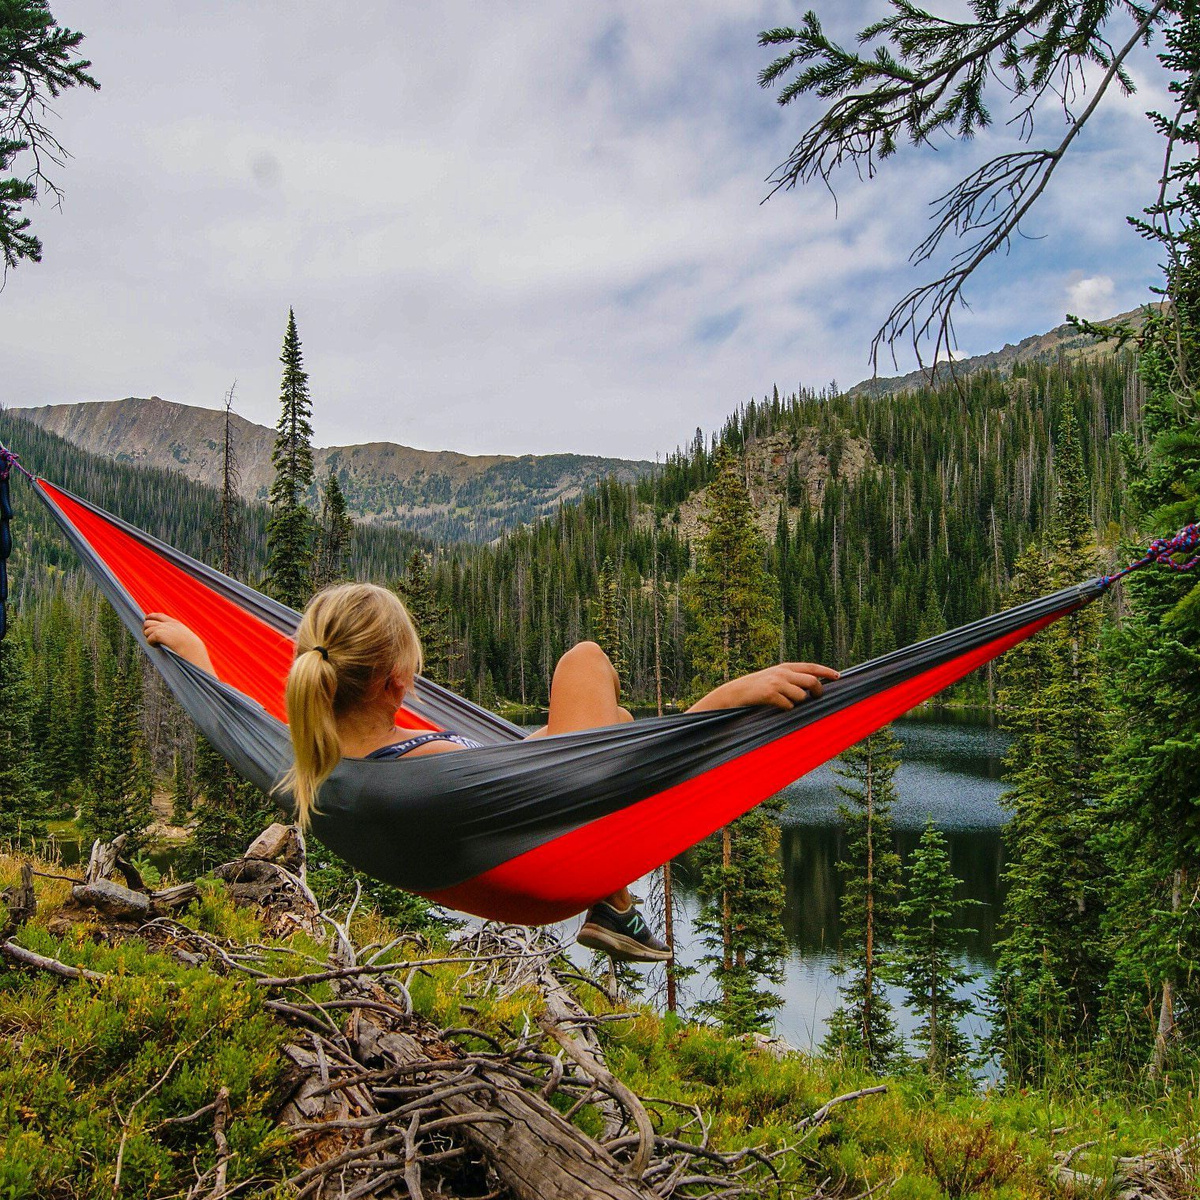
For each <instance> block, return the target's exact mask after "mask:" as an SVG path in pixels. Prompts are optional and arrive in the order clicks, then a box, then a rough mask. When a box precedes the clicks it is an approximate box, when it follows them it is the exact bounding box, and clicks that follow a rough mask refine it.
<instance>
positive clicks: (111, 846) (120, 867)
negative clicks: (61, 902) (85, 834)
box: [83, 833, 146, 892]
mask: <svg viewBox="0 0 1200 1200" xmlns="http://www.w3.org/2000/svg"><path fill="white" fill-rule="evenodd" d="M128 841H129V835H128V834H125V833H122V834H118V835H117V836H116V837H115V838H113V840H112V841H111V842H102V841H101V840H100V839H99V838H97V839H96V840H95V841H94V842H93V843H92V852H91V854H90V855H89V857H88V865H87V871H86V872H85V874H84V877H83V881H84V883H85V884H88V883H95V882H96V881H97V880H100V879H108V878H109V876H111V875H112V873H113V872H114V871H120V872H121V874H122V875H124V876H125V882H126V883H127V884H128V885H129V886H130V887H131V888H132V889H133V890H134V891H136V892H144V891H146V885H145V884H144V883H143V882H142V877H141V875H140V874H138V870H137V868H136V867H135V866H134V865H133V863H131V862H130V861H129V859H127V858H126V857H125V846H126V843H127V842H128Z"/></svg>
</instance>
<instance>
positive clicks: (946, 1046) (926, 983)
mask: <svg viewBox="0 0 1200 1200" xmlns="http://www.w3.org/2000/svg"><path fill="white" fill-rule="evenodd" d="M961 883H962V880H961V879H958V878H957V877H956V876H955V875H954V873H953V872H952V871H951V869H950V854H949V851H948V850H947V848H946V839H945V838H944V837H943V836H942V834H941V833H940V832H939V831H938V829H937V828H936V827H935V825H934V824H933V820H932V818H931V819H930V820H929V822H928V823H927V824H926V826H925V831H924V833H922V834H921V841H920V843H919V844H918V846H917V848H916V850H914V851H913V856H912V861H911V862H910V864H909V868H908V886H907V888H906V890H905V896H904V899H903V900H902V901H901V904H900V915H901V917H902V918H903V924H902V925H901V926H900V930H899V937H898V945H899V948H900V967H901V974H902V979H903V982H904V986H905V989H906V994H905V1000H906V1001H907V1003H908V1006H909V1007H910V1008H911V1009H912V1011H913V1012H914V1013H916V1014H917V1016H918V1017H919V1018H920V1024H919V1025H918V1027H917V1033H916V1041H917V1044H918V1045H919V1046H920V1047H921V1048H922V1049H923V1051H924V1063H925V1068H926V1070H927V1071H928V1072H929V1074H930V1075H935V1076H938V1077H941V1078H943V1079H944V1078H947V1077H949V1076H952V1075H958V1074H960V1073H961V1072H963V1071H964V1070H965V1068H966V1066H967V1055H968V1052H969V1050H970V1043H969V1041H968V1039H967V1037H966V1035H965V1034H964V1033H963V1032H962V1030H961V1028H960V1022H961V1021H962V1019H963V1017H965V1016H966V1015H967V1014H968V1013H969V1012H971V1010H972V1003H971V1000H970V999H969V998H967V997H964V996H962V995H960V994H959V993H960V992H961V989H963V988H964V987H966V986H967V985H968V984H970V983H971V982H972V981H973V980H974V979H975V976H974V975H973V974H971V972H970V971H967V970H964V969H963V968H962V967H960V966H958V965H957V963H956V962H955V956H954V949H955V941H956V936H957V935H960V934H963V933H972V932H974V931H973V930H965V929H957V930H956V929H955V927H954V921H955V918H956V917H957V916H958V914H959V913H960V912H961V911H962V910H963V909H964V908H965V907H966V906H967V905H968V904H970V903H971V902H970V901H969V900H961V899H957V898H956V897H955V894H954V893H955V889H956V888H958V887H959V886H960V885H961Z"/></svg>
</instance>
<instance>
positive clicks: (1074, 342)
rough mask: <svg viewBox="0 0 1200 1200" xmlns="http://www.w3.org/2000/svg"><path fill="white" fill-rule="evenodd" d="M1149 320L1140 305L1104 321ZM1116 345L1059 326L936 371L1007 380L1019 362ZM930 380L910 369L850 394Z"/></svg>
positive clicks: (1106, 350)
mask: <svg viewBox="0 0 1200 1200" xmlns="http://www.w3.org/2000/svg"><path fill="white" fill-rule="evenodd" d="M1145 319H1146V310H1145V309H1143V308H1138V309H1134V310H1133V311H1132V312H1127V313H1121V315H1120V316H1116V317H1109V318H1108V320H1107V321H1105V322H1103V324H1106V325H1130V326H1132V327H1133V328H1134V329H1138V328H1140V327H1141V326H1142V324H1143V323H1144V321H1145ZM1116 345H1117V342H1116V339H1111V340H1108V341H1103V342H1098V341H1096V340H1095V339H1094V338H1092V337H1089V336H1087V335H1086V334H1082V333H1080V332H1079V331H1078V330H1077V329H1076V328H1075V327H1074V326H1073V325H1066V324H1064V325H1058V326H1056V327H1055V328H1054V329H1051V330H1050V331H1049V333H1035V334H1033V335H1032V336H1031V337H1027V338H1022V339H1021V341H1019V342H1016V343H1012V342H1009V343H1008V344H1007V345H1005V346H1004V347H1003V348H1002V349H1000V350H992V351H990V352H989V353H987V354H976V355H974V356H972V357H971V358H962V359H959V360H958V361H957V362H955V364H954V367H953V371H952V370H951V368H950V367H948V366H944V365H943V366H939V367H938V368H937V371H936V372H935V375H936V379H935V382H936V383H944V382H945V381H946V380H948V379H949V378H950V377H951V375H952V374H953V375H957V376H958V377H960V378H962V377H963V376H966V375H973V374H974V373H975V372H976V371H994V372H995V373H996V374H997V375H999V376H1000V378H1002V379H1006V378H1007V377H1008V376H1009V375H1011V374H1012V369H1013V367H1014V366H1015V365H1016V364H1017V363H1054V362H1057V361H1058V360H1059V359H1080V358H1082V359H1089V360H1095V359H1098V358H1102V357H1104V356H1105V355H1109V354H1111V353H1112V352H1113V350H1114V349H1115V348H1116ZM929 383H930V372H929V371H910V372H909V373H908V374H907V375H893V376H891V377H889V378H876V379H864V380H863V381H862V382H861V383H856V384H855V385H854V387H852V388H851V389H850V393H849V394H850V395H852V396H860V395H861V396H886V395H891V394H892V393H895V392H909V391H912V390H914V389H915V388H920V387H925V386H927V385H928V384H929Z"/></svg>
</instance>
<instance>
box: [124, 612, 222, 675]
mask: <svg viewBox="0 0 1200 1200" xmlns="http://www.w3.org/2000/svg"><path fill="white" fill-rule="evenodd" d="M142 633H143V634H145V636H146V641H148V642H149V643H150V645H152V646H166V648H167V649H168V650H174V651H175V653H176V654H178V655H179V657H180V658H184V659H187V661H188V662H190V663H191V664H192V666H194V667H199V668H200V670H202V671H207V672H208V673H209V674H210V675H213V676H215V675H216V671H215V670H213V665H212V659H211V658H209V657H208V647H207V646H206V645H205V644H204V643H203V642H202V641H201V640H200V638H199V637H197V635H196V634H194V633H193V632H192V631H191V630H190V629H189V628H188V627H187V626H186V625H185V624H184V623H183V622H182V621H176V620H175V618H174V617H168V616H167V614H166V613H147V614H146V619H145V620H144V621H143V622H142Z"/></svg>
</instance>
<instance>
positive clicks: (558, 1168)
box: [354, 1017, 657, 1200]
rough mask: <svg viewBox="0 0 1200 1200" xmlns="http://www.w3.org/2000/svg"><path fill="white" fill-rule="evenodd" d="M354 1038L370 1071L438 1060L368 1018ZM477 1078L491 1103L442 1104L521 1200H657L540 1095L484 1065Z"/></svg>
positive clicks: (460, 1100)
mask: <svg viewBox="0 0 1200 1200" xmlns="http://www.w3.org/2000/svg"><path fill="white" fill-rule="evenodd" d="M354 1040H355V1043H356V1046H357V1047H358V1050H359V1053H360V1055H361V1057H362V1060H363V1062H364V1063H365V1064H367V1065H369V1066H371V1065H382V1064H383V1063H388V1064H395V1065H396V1066H401V1067H411V1066H414V1065H417V1064H419V1063H421V1061H422V1060H425V1061H427V1062H430V1061H436V1060H431V1055H430V1053H429V1051H428V1050H427V1049H426V1048H425V1047H424V1046H423V1045H422V1043H421V1042H420V1041H418V1040H417V1038H416V1037H414V1036H413V1035H412V1034H410V1033H407V1032H399V1031H393V1030H387V1029H384V1028H383V1027H382V1026H380V1025H377V1024H375V1023H374V1022H373V1021H372V1020H371V1019H370V1018H365V1017H364V1018H361V1019H360V1020H359V1022H358V1030H357V1034H356V1037H355V1039H354ZM445 1049H446V1052H447V1053H449V1052H450V1051H449V1048H448V1047H446V1048H445ZM479 1078H480V1079H481V1080H482V1081H484V1082H486V1083H487V1084H489V1085H490V1086H491V1089H492V1093H493V1094H492V1096H491V1099H490V1101H489V1102H488V1103H486V1104H483V1103H480V1102H479V1101H478V1100H476V1099H474V1098H472V1097H471V1096H469V1095H458V1096H449V1097H447V1098H445V1099H443V1100H441V1101H440V1107H442V1108H444V1109H446V1110H447V1111H448V1112H449V1113H450V1114H451V1115H453V1116H458V1117H461V1118H463V1123H462V1124H461V1126H460V1132H461V1133H462V1135H463V1137H464V1138H465V1139H466V1140H467V1141H468V1142H470V1144H471V1145H472V1146H473V1147H474V1148H475V1149H476V1150H477V1151H478V1152H479V1153H480V1154H482V1155H483V1156H484V1157H485V1158H486V1160H487V1162H488V1164H489V1165H490V1166H491V1168H492V1169H493V1170H494V1171H495V1172H496V1175H497V1176H498V1177H499V1179H500V1180H501V1182H502V1183H503V1184H504V1185H505V1186H506V1187H508V1188H509V1189H511V1190H512V1192H513V1193H514V1194H515V1195H516V1196H518V1197H520V1198H521V1200H652V1198H653V1200H657V1193H656V1192H654V1191H653V1190H652V1189H651V1188H648V1187H646V1186H645V1185H644V1184H642V1183H641V1182H639V1181H637V1180H633V1179H630V1178H628V1177H626V1176H625V1174H624V1171H623V1168H622V1166H621V1164H620V1163H619V1162H618V1161H617V1160H616V1159H614V1158H613V1157H612V1155H610V1154H609V1153H608V1152H607V1151H605V1150H604V1149H603V1148H601V1147H600V1146H598V1145H597V1144H596V1143H595V1142H593V1141H592V1140H591V1139H590V1138H588V1137H587V1136H586V1135H585V1134H583V1133H582V1132H581V1131H580V1130H578V1129H576V1128H575V1126H574V1125H571V1124H569V1123H568V1122H567V1121H565V1120H564V1119H563V1118H562V1117H561V1116H560V1115H559V1114H558V1112H557V1111H556V1110H555V1109H553V1108H552V1107H551V1106H550V1105H549V1104H547V1103H546V1101H544V1100H543V1099H542V1098H541V1097H540V1096H537V1095H534V1094H533V1093H531V1092H527V1091H526V1090H525V1089H524V1088H522V1087H521V1086H520V1085H519V1084H517V1083H515V1082H514V1081H513V1080H511V1079H509V1078H507V1077H506V1076H505V1075H504V1074H502V1073H501V1072H499V1071H490V1070H489V1069H488V1068H486V1067H481V1068H480V1069H479ZM496 1117H500V1118H501V1119H500V1120H499V1121H497V1120H496V1119H495V1118H496ZM489 1118H490V1119H489Z"/></svg>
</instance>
